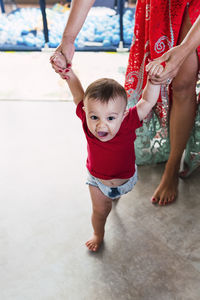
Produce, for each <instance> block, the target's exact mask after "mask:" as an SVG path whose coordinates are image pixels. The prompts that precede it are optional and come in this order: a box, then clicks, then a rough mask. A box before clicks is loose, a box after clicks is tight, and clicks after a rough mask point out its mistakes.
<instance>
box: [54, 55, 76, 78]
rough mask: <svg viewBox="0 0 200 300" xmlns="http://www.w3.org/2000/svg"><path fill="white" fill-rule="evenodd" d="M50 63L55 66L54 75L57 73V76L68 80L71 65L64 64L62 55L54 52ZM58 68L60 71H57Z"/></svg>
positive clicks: (64, 60)
mask: <svg viewBox="0 0 200 300" xmlns="http://www.w3.org/2000/svg"><path fill="white" fill-rule="evenodd" d="M50 62H51V63H53V64H54V65H56V67H58V70H57V71H56V73H59V75H60V76H61V77H62V78H63V79H66V80H68V79H69V76H68V75H69V74H68V72H69V71H70V67H71V64H67V63H66V59H65V57H64V55H63V54H62V53H61V52H57V51H56V52H55V53H54V55H53V56H52V57H51V59H50ZM59 68H60V69H59Z"/></svg>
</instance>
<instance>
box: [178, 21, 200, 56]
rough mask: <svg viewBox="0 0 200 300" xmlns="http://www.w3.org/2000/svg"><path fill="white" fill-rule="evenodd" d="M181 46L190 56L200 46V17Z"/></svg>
mask: <svg viewBox="0 0 200 300" xmlns="http://www.w3.org/2000/svg"><path fill="white" fill-rule="evenodd" d="M181 45H182V46H184V48H185V50H186V53H188V54H190V53H191V52H192V51H194V50H195V49H196V48H197V47H198V46H199V45H200V16H199V17H198V18H197V19H196V21H195V23H194V24H193V26H192V27H191V29H190V30H189V32H188V33H187V35H186V37H185V38H184V40H183V41H182V43H181Z"/></svg>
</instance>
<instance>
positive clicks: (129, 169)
mask: <svg viewBox="0 0 200 300" xmlns="http://www.w3.org/2000/svg"><path fill="white" fill-rule="evenodd" d="M52 59H53V60H54V63H56V65H57V66H59V67H60V68H61V69H60V70H59V72H60V75H61V77H62V78H64V79H66V81H67V83H68V85H69V88H70V90H71V93H72V96H73V101H74V103H75V104H76V106H77V108H76V114H77V116H78V117H79V118H80V119H81V122H82V127H83V131H84V134H85V137H86V140H87V151H88V156H87V162H86V166H87V170H88V180H87V184H88V186H89V191H90V195H91V200H92V226H93V231H94V232H93V236H92V238H91V239H89V240H88V241H87V242H86V246H87V247H88V249H89V250H91V251H97V250H98V249H99V247H100V245H101V243H102V242H103V239H104V229H105V223H106V220H107V217H108V215H109V213H110V211H111V208H112V200H114V199H119V198H120V197H121V196H122V195H123V194H126V193H128V192H129V191H131V190H132V189H133V187H134V185H135V184H136V182H137V167H136V165H135V151H134V140H135V138H136V134H135V130H136V129H137V128H139V127H140V126H142V120H143V119H144V118H145V117H146V116H147V114H148V113H149V112H150V111H151V109H152V107H153V106H154V105H155V104H156V102H157V99H158V96H159V93H160V86H159V85H153V84H151V82H150V81H149V80H148V81H147V85H146V87H145V89H144V91H143V94H142V98H141V99H140V101H139V102H138V103H137V104H136V105H135V106H134V107H133V108H130V109H127V95H126V91H125V89H124V87H123V86H121V85H120V84H119V83H118V82H116V81H115V80H113V79H109V78H102V79H98V80H96V81H94V82H93V83H91V84H90V85H89V86H88V88H87V89H86V91H85V92H84V90H83V87H82V85H81V83H80V81H79V79H78V78H77V76H76V75H75V73H74V72H73V70H72V69H71V68H69V66H68V68H66V62H65V58H64V56H62V55H60V54H55V55H54V57H53V58H52ZM63 69H64V70H63Z"/></svg>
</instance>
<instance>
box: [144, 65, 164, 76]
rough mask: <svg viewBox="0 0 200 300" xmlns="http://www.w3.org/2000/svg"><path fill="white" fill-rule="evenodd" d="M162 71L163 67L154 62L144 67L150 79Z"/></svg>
mask: <svg viewBox="0 0 200 300" xmlns="http://www.w3.org/2000/svg"><path fill="white" fill-rule="evenodd" d="M163 70H164V67H163V66H162V65H161V64H159V63H158V62H156V61H151V62H150V63H148V65H146V71H147V72H148V75H149V77H150V79H151V78H153V77H157V76H159V75H160V74H161V73H162V72H163Z"/></svg>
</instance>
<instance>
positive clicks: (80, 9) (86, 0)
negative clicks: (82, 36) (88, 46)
mask: <svg viewBox="0 0 200 300" xmlns="http://www.w3.org/2000/svg"><path fill="white" fill-rule="evenodd" d="M94 1H95V0H72V2H71V8H70V13H69V18H68V21H67V24H66V26H65V29H64V32H63V37H62V40H63V41H66V40H69V41H71V42H72V43H73V42H74V41H75V39H76V37H77V35H78V33H79V31H80V30H81V28H82V26H83V23H84V21H85V19H86V17H87V14H88V12H89V10H90V8H91V7H92V5H93V3H94Z"/></svg>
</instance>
